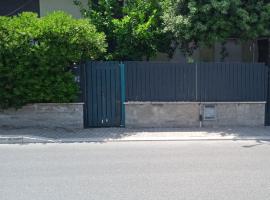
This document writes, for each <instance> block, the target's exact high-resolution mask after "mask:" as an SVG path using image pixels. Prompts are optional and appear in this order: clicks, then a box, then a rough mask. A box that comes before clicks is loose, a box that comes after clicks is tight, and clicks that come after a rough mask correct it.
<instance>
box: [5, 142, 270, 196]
mask: <svg viewBox="0 0 270 200" xmlns="http://www.w3.org/2000/svg"><path fill="white" fill-rule="evenodd" d="M0 199H1V200H32V199H33V200H81V199H83V200H84V199H85V200H111V199H113V200H129V199H132V200H145V199H151V200H161V199H162V200H163V199H164V200H174V199H175V200H181V199H183V200H190V199H191V200H193V199H194V200H204V199H207V200H211V199H213V200H227V199H228V200H251V199H252V200H264V199H265V200H268V199H270V142H251V141H245V142H243V141H242V142H241V141H223V142H217V141H211V142H207V141H203V142H119V143H116V142H115V143H103V144H101V143H91V144H46V145H44V144H31V145H22V146H21V145H0Z"/></svg>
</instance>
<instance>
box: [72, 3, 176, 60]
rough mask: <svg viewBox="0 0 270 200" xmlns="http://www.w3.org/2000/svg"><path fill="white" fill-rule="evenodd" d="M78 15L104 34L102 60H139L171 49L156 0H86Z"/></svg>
mask: <svg viewBox="0 0 270 200" xmlns="http://www.w3.org/2000/svg"><path fill="white" fill-rule="evenodd" d="M74 3H75V4H76V5H77V6H79V8H80V11H81V13H82V15H83V16H84V17H85V18H89V20H90V21H91V22H92V23H93V24H94V25H95V26H96V27H97V29H98V31H102V32H104V33H105V35H106V38H107V41H108V44H109V47H108V54H107V55H106V59H109V60H142V59H143V58H146V59H149V58H150V57H152V56H155V55H156V53H157V52H158V51H161V52H167V53H170V52H171V48H170V41H171V38H170V35H168V34H165V33H164V32H163V31H162V21H161V13H162V11H161V5H160V3H159V1H158V0H126V1H124V2H123V1H116V0H99V1H94V0H89V1H88V6H87V7H86V8H85V7H84V6H83V4H82V3H81V2H80V1H79V0H75V1H74Z"/></svg>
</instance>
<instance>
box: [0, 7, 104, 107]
mask: <svg viewBox="0 0 270 200" xmlns="http://www.w3.org/2000/svg"><path fill="white" fill-rule="evenodd" d="M0 38H1V40H0V108H9V107H16V108H17V107H20V106H23V105H25V104H27V103H38V102H70V101H73V100H74V99H75V98H76V96H77V91H78V88H77V85H76V83H75V81H74V76H73V74H72V73H71V72H70V70H69V69H68V66H70V65H72V64H73V63H74V62H79V61H80V60H81V59H95V58H96V57H97V56H98V55H99V54H100V53H101V52H104V51H105V48H106V44H105V42H104V41H105V36H104V35H103V34H101V33H98V32H97V31H96V28H95V27H94V26H93V25H91V24H90V23H89V21H88V20H76V19H73V18H72V17H71V16H70V15H67V14H65V13H63V12H56V13H53V14H50V15H48V16H46V17H42V18H38V16H37V15H36V14H33V13H23V14H20V15H19V16H15V17H0Z"/></svg>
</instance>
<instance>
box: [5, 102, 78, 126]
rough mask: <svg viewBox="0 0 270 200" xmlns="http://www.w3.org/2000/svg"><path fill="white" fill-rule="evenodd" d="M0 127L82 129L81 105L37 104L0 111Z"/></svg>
mask: <svg viewBox="0 0 270 200" xmlns="http://www.w3.org/2000/svg"><path fill="white" fill-rule="evenodd" d="M0 127H13V128H16V127H19V128H22V127H46V128H57V127H61V128H83V103H38V104H31V105H27V106H24V107H23V108H21V109H18V110H15V109H8V110H4V111H0Z"/></svg>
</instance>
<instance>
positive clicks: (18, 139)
mask: <svg viewBox="0 0 270 200" xmlns="http://www.w3.org/2000/svg"><path fill="white" fill-rule="evenodd" d="M229 140H231V141H241V140H243V141H244V140H245V141H246V140H257V141H258V140H259V141H270V136H249V137H241V138H240V137H236V136H214V137H213V136H212V137H207V136H205V137H202V136H201V137H141V138H139V137H138V138H135V137H126V138H121V139H107V138H102V137H100V138H61V139H51V138H40V137H30V136H0V144H35V143H40V144H47V143H107V142H161V141H167V142H169V141H229Z"/></svg>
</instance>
